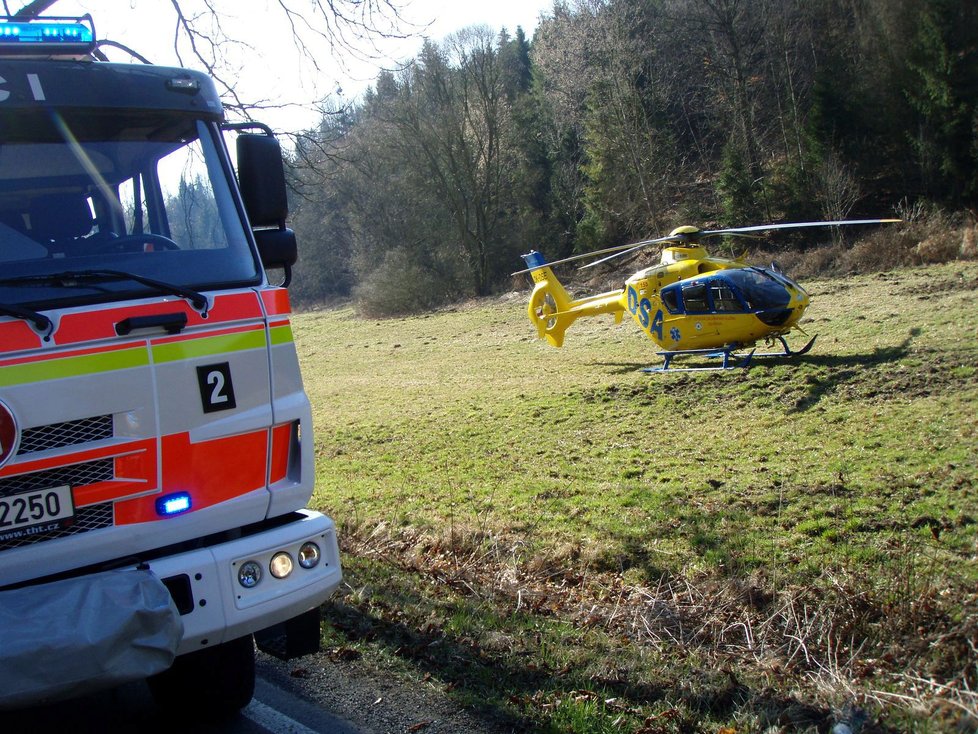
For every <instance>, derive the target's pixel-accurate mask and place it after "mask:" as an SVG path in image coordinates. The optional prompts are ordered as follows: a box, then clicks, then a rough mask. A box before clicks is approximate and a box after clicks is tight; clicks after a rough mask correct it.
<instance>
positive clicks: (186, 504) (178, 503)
mask: <svg viewBox="0 0 978 734" xmlns="http://www.w3.org/2000/svg"><path fill="white" fill-rule="evenodd" d="M192 506H193V503H192V502H191V500H190V492H176V493H174V494H168V495H166V496H165V497H160V498H159V499H158V500H156V514H157V515H159V516H160V517H172V516H174V515H182V514H183V513H184V512H187V511H188V510H189V509H190V508H191V507H192Z"/></svg>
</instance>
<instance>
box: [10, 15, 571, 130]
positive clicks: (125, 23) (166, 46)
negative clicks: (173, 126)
mask: <svg viewBox="0 0 978 734" xmlns="http://www.w3.org/2000/svg"><path fill="white" fill-rule="evenodd" d="M23 2H26V0H22V2H21V4H23ZM197 2H198V0H182V5H183V7H184V12H185V13H186V14H187V15H189V14H190V13H191V12H192V10H193V8H194V6H195V5H196V4H197ZM10 4H11V6H12V7H16V6H17V5H18V3H17V2H11V3H10ZM215 4H216V5H217V7H219V8H226V15H227V19H226V24H225V31H226V33H227V34H228V35H233V36H234V37H236V38H239V37H240V38H241V40H243V41H244V42H246V43H247V44H248V45H249V46H250V47H251V48H252V49H253V51H247V52H244V53H242V55H241V61H240V67H241V70H240V74H239V75H238V78H239V80H240V81H239V93H240V94H241V96H242V97H243V98H249V97H250V98H260V97H261V98H267V99H271V100H274V101H275V102H276V103H279V104H284V103H288V104H290V105H294V106H292V107H290V108H289V109H288V110H266V111H264V112H262V113H260V114H256V117H258V118H260V119H261V120H262V121H264V122H266V123H268V124H269V125H271V126H272V127H273V128H275V129H276V130H279V131H282V130H297V129H305V128H309V127H312V126H314V125H315V124H316V123H317V122H318V120H319V114H318V113H317V112H316V111H315V108H314V105H315V103H316V102H317V101H318V100H322V99H323V98H325V97H326V96H328V95H330V94H331V93H335V91H336V90H337V89H342V92H343V94H342V100H344V101H347V102H348V101H350V100H352V99H355V98H356V97H357V96H358V95H359V94H360V93H362V91H363V90H364V89H365V88H366V87H367V86H368V85H369V84H370V83H371V82H372V81H373V80H374V79H375V78H376V76H377V74H378V72H379V71H380V69H382V68H384V67H388V68H391V67H393V66H395V65H396V63H397V62H398V61H403V60H405V59H410V58H412V57H413V56H415V54H416V53H417V52H418V50H419V49H420V47H421V43H422V41H421V36H422V35H424V36H427V37H429V38H431V39H432V40H435V41H440V40H441V39H443V38H444V37H445V36H447V35H448V34H450V33H452V32H454V31H457V30H460V29H462V28H465V27H468V26H472V25H483V24H484V25H488V26H490V27H492V28H493V29H495V30H499V29H500V28H502V27H506V28H507V29H508V30H509V31H510V33H513V32H515V30H516V27H517V26H521V27H522V28H523V30H524V32H525V33H526V35H527V36H528V37H532V35H533V31H534V29H535V28H536V25H537V22H538V19H539V17H540V14H541V13H548V14H549V13H550V12H551V10H552V8H553V0H483V1H482V2H479V1H472V0H469V1H465V0H456V1H454V2H453V1H452V0H403V1H402V2H401V6H402V15H403V16H404V17H405V18H406V19H407V20H408V21H409V22H410V23H412V24H414V26H415V28H414V30H415V32H416V33H417V34H418V36H417V37H415V38H412V39H409V40H406V41H400V42H397V43H394V42H392V43H390V44H388V45H386V46H384V47H383V48H382V51H383V53H384V55H385V56H384V58H378V59H376V60H374V61H370V62H365V61H357V60H356V59H353V58H350V57H349V56H344V58H343V61H344V62H345V65H346V67H347V68H345V69H344V68H343V66H344V64H343V63H340V62H339V61H336V60H334V59H333V58H331V57H330V52H329V49H328V48H326V47H325V46H323V47H322V48H320V49H317V53H316V60H317V63H318V65H319V70H318V71H317V70H316V69H315V67H314V66H313V64H312V63H311V62H310V61H309V60H308V59H303V58H301V57H300V55H299V54H298V52H297V51H296V48H295V45H294V43H293V42H292V39H293V34H292V31H291V29H290V27H289V25H288V23H287V21H286V19H285V16H284V14H283V13H282V12H281V11H280V10H279V9H278V0H216V3H215ZM307 5H308V3H306V2H303V0H297V1H296V2H294V3H293V6H294V7H297V8H303V7H305V6H307ZM86 12H87V13H91V15H92V17H93V19H94V23H95V32H96V35H97V37H98V38H105V39H111V40H114V41H119V42H121V43H124V44H126V45H127V46H129V47H131V48H133V49H134V50H135V51H137V52H139V53H141V54H142V55H144V56H146V57H147V58H148V59H149V60H150V61H152V62H154V63H158V64H172V65H175V64H176V63H177V61H176V56H175V54H174V51H173V29H174V26H175V21H176V16H175V14H174V11H173V8H172V6H171V4H170V2H169V0H59V1H58V2H57V3H56V4H55V5H54V6H52V7H51V9H50V10H49V11H48V13H47V14H48V15H74V14H81V13H86ZM429 23H430V25H428V24H429ZM407 30H408V31H410V30H411V29H410V28H408V29H407ZM107 53H108V55H109V57H110V59H112V60H118V61H126V60H128V59H127V58H124V57H123V55H122V54H121V52H118V51H114V50H112V49H107ZM184 60H185V63H188V64H190V57H189V55H188V56H185V57H184Z"/></svg>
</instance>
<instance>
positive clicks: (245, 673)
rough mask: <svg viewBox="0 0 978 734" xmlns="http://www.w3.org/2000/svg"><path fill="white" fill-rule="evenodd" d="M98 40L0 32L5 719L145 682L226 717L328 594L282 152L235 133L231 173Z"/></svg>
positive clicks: (308, 644)
mask: <svg viewBox="0 0 978 734" xmlns="http://www.w3.org/2000/svg"><path fill="white" fill-rule="evenodd" d="M94 43H95V37H94V28H93V26H92V23H91V19H90V18H89V17H87V16H86V17H85V18H80V19H71V20H54V19H49V20H40V19H38V20H34V21H31V22H18V21H15V20H14V19H0V708H17V707H22V706H28V705H33V704H36V703H40V702H44V701H48V700H54V699H59V698H67V697H72V696H76V695H79V694H82V693H85V692H88V691H91V690H94V689H98V688H102V687H109V686H113V685H115V684H118V683H121V682H124V681H129V680H135V679H141V678H146V679H148V680H149V681H150V684H151V687H152V688H153V691H154V693H155V694H156V695H157V697H158V698H160V697H163V698H172V696H174V695H178V696H180V697H181V699H180V700H181V703H182V705H185V706H192V705H197V706H199V707H201V708H211V709H213V710H214V711H216V712H220V711H235V710H237V709H238V708H240V707H242V706H244V705H245V704H247V702H248V701H249V700H250V698H251V695H252V691H253V687H254V670H255V667H254V642H253V640H257V642H258V645H259V647H262V648H263V649H267V650H268V651H270V652H273V653H275V654H278V655H280V656H283V657H285V656H293V655H296V654H303V653H307V652H310V651H312V650H315V649H317V648H318V644H319V639H320V629H319V622H320V618H319V607H320V605H321V604H322V603H323V602H324V601H325V600H326V599H327V598H328V597H329V596H330V594H331V593H332V592H333V591H334V590H335V588H336V587H337V586H338V585H339V583H340V580H341V570H340V560H339V553H338V549H337V543H336V538H335V532H334V526H333V523H332V521H331V520H330V519H329V518H328V517H326V516H324V515H322V514H320V513H318V512H314V511H311V510H308V509H305V507H306V504H307V503H308V502H309V500H310V497H311V494H312V489H313V474H314V469H313V445H312V422H311V412H310V406H309V401H308V399H307V397H306V394H305V392H304V390H303V385H302V378H301V375H300V372H299V363H298V358H297V355H296V349H295V346H294V343H293V336H292V329H291V326H290V320H289V314H290V307H289V299H288V294H287V291H286V290H285V288H284V287H281V286H278V285H273V284H271V283H270V281H269V275H268V271H269V270H270V269H272V270H274V269H281V270H283V271H284V272H285V274H286V277H285V279H284V285H287V281H288V274H289V268H290V266H291V265H292V263H293V262H294V261H295V257H296V245H295V238H294V236H293V234H292V232H291V230H289V229H288V228H287V227H286V225H285V220H286V215H287V211H288V208H287V201H286V191H285V179H284V174H283V165H282V158H281V151H280V148H279V146H278V143H277V142H276V141H275V139H274V137H272V136H271V133H270V131H269V130H267V129H266V128H262V127H261V126H257V127H256V126H251V125H248V126H241V125H238V126H232V127H237V128H238V130H237V131H236V132H234V133H230V134H231V135H235V136H236V144H235V145H236V149H235V152H236V156H235V160H236V164H235V165H236V169H235V166H233V165H232V159H231V156H230V154H229V150H228V148H227V147H226V145H225V135H226V134H228V133H227V131H226V128H227V127H228V126H226V125H225V124H224V112H223V108H222V105H221V102H220V100H219V98H218V95H217V93H216V90H215V88H214V86H213V83H212V81H211V80H210V79H209V78H208V77H207V76H206V75H203V74H200V73H196V72H193V71H188V70H185V69H175V68H163V67H158V66H149V65H127V64H111V63H106V62H101V61H96V60H94V58H93V56H92V52H93V50H94ZM274 272H276V273H277V272H278V270H275V271H274Z"/></svg>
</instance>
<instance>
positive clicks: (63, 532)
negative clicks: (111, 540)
mask: <svg viewBox="0 0 978 734" xmlns="http://www.w3.org/2000/svg"><path fill="white" fill-rule="evenodd" d="M109 527H112V503H111V502H103V503H102V504H100V505H89V506H88V507H82V508H81V509H80V510H78V511H77V512H76V513H75V517H74V520H73V521H72V524H71V525H69V526H67V527H64V528H60V529H58V530H52V531H50V532H47V533H38V534H37V535H29V536H26V537H23V538H14V539H11V540H4V541H0V552H3V551H5V550H10V549H12V548H20V547H21V546H24V545H30V544H31V543H38V542H40V541H42V540H54V539H55V538H67V537H69V536H71V535H78V534H79V533H87V532H88V531H89V530H98V529H100V528H109Z"/></svg>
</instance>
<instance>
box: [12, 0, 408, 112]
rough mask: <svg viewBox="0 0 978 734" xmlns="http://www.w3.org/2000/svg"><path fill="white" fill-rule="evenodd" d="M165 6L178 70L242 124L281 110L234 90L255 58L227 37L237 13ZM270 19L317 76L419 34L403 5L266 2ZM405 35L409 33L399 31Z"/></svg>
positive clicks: (45, 5)
mask: <svg viewBox="0 0 978 734" xmlns="http://www.w3.org/2000/svg"><path fill="white" fill-rule="evenodd" d="M57 2H58V0H32V1H31V2H28V3H26V4H23V5H22V6H21V7H20V9H19V10H16V11H13V12H11V10H10V3H9V0H4V7H5V9H6V10H7V12H8V14H10V15H12V16H14V17H15V18H18V19H21V20H30V19H32V18H36V17H38V16H40V15H42V14H44V13H46V12H47V11H48V10H49V9H51V8H52V7H53V6H55V5H56V4H57ZM159 2H160V4H161V5H162V4H165V3H167V2H169V5H170V6H171V8H172V11H173V16H172V22H173V25H172V27H171V31H172V38H173V52H174V55H175V57H176V59H177V61H178V62H179V63H180V65H186V66H194V67H199V68H201V69H202V70H204V71H206V72H207V73H208V74H209V75H210V76H211V77H212V78H213V79H214V81H215V83H216V84H217V86H218V91H219V92H220V94H221V96H222V98H223V99H224V101H225V107H226V108H228V109H229V110H231V111H233V112H234V113H236V114H238V115H240V116H242V117H246V118H247V117H250V113H251V112H253V111H255V110H258V109H268V108H270V107H280V106H282V105H281V104H280V103H278V104H276V103H273V102H271V101H270V100H269V99H268V98H251V97H246V96H244V94H243V93H242V92H240V87H239V83H238V81H239V65H240V64H239V60H240V59H241V58H242V54H249V53H251V54H254V53H257V50H256V49H255V47H254V46H253V41H254V39H248V38H244V37H237V36H236V35H235V33H234V32H233V31H230V30H228V28H229V24H228V21H229V18H230V17H231V16H232V15H233V14H234V11H240V10H241V6H240V4H238V3H233V2H230V0H159ZM269 6H270V8H271V10H272V11H273V12H277V13H278V14H279V18H281V19H284V21H285V23H286V25H287V27H288V28H289V31H290V36H291V42H292V44H293V45H294V47H295V50H296V52H297V53H298V54H299V56H300V58H301V59H302V60H303V62H304V63H307V64H308V65H309V66H310V68H312V69H314V70H315V71H316V72H320V71H322V65H323V63H324V60H327V59H328V60H329V63H330V64H331V65H332V66H333V67H336V68H339V69H341V70H343V71H346V70H347V69H348V68H349V64H350V63H351V62H355V61H364V60H369V61H379V60H381V59H383V58H384V53H383V50H382V48H381V46H382V44H383V43H384V42H386V41H388V40H394V39H404V38H408V37H410V36H412V35H414V34H415V33H417V32H418V31H419V30H421V29H420V27H418V26H413V25H411V24H409V23H407V22H406V20H405V19H404V17H403V15H402V7H403V6H402V4H401V2H400V0H269ZM404 29H406V31H405V30H404ZM99 45H100V47H101V48H116V49H121V50H122V51H124V52H126V53H127V54H129V55H130V56H132V57H134V58H136V59H138V60H140V61H144V62H145V61H147V59H146V58H145V57H144V56H142V55H141V54H139V53H138V52H136V51H135V50H133V49H131V48H130V47H129V46H128V45H126V44H123V43H120V42H119V41H117V40H114V39H103V40H100V42H99Z"/></svg>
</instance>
